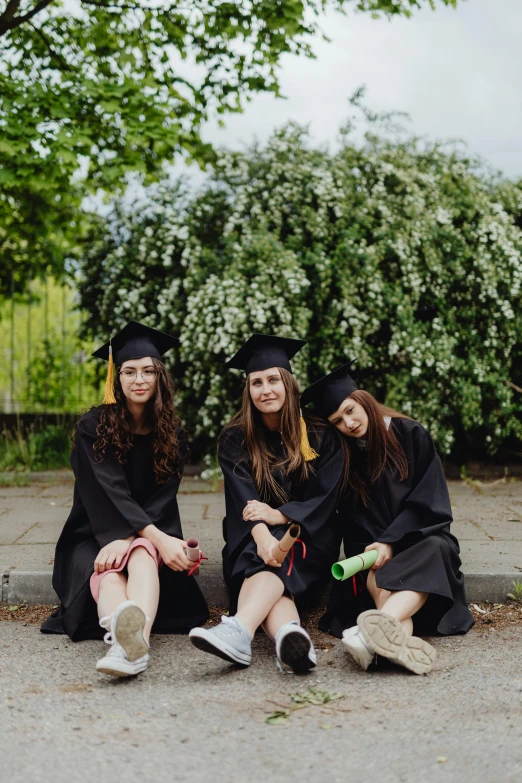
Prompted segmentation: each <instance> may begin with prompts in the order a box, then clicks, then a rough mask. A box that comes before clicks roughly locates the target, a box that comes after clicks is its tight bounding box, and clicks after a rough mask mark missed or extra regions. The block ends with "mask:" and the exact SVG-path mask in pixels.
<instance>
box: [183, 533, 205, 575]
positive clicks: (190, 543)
mask: <svg viewBox="0 0 522 783" xmlns="http://www.w3.org/2000/svg"><path fill="white" fill-rule="evenodd" d="M187 558H188V559H189V560H190V562H191V563H192V564H193V565H192V568H191V569H190V571H189V573H188V575H189V576H199V564H200V563H201V561H202V560H208V558H207V557H205V556H204V555H203V552H202V551H201V550H200V548H199V541H198V539H197V538H187Z"/></svg>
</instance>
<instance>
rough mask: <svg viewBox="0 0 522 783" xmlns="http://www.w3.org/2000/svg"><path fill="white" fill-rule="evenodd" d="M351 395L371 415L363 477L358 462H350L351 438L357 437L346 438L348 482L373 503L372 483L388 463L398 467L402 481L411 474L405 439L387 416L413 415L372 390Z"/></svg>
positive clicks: (346, 475) (395, 417)
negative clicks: (374, 393)
mask: <svg viewBox="0 0 522 783" xmlns="http://www.w3.org/2000/svg"><path fill="white" fill-rule="evenodd" d="M350 398H351V399H352V400H355V401H356V402H358V403H359V404H360V405H361V406H362V408H363V409H364V411H365V412H366V415H367V416H368V429H367V432H366V438H365V439H366V455H367V462H366V470H365V477H362V476H361V475H360V474H359V473H358V471H357V468H356V467H355V465H354V466H353V467H351V465H350V448H349V441H350V440H355V439H354V438H349V437H348V436H345V437H343V438H342V441H343V448H344V452H345V479H344V480H345V483H346V484H348V485H349V486H350V487H351V488H352V490H353V491H354V492H355V495H356V497H357V498H358V499H360V500H361V501H362V502H363V504H364V505H365V506H367V505H368V503H369V493H368V487H369V486H371V485H372V484H374V483H375V482H376V481H377V479H378V478H379V477H380V476H382V474H383V473H384V470H385V469H386V467H387V466H388V467H390V468H396V469H397V472H398V475H399V481H404V480H405V479H406V478H407V477H408V469H409V465H408V459H407V457H406V454H405V452H404V449H403V448H402V446H401V443H400V441H399V439H398V437H397V435H396V434H395V432H394V431H393V427H389V428H388V427H387V426H386V422H385V421H384V417H385V416H389V417H390V418H391V419H392V420H393V419H410V417H409V416H406V415H405V414H404V413H401V412H400V411H396V410H395V409H394V408H390V407H388V405H383V404H382V403H381V402H378V401H377V400H376V399H375V397H373V395H371V394H370V392H367V391H364V390H363V389H357V391H354V392H352V393H351V394H350Z"/></svg>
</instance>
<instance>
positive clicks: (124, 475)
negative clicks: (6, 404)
mask: <svg viewBox="0 0 522 783" xmlns="http://www.w3.org/2000/svg"><path fill="white" fill-rule="evenodd" d="M176 342H177V339H176V338H173V337H170V336H169V335H166V334H163V333H162V332H158V331H157V330H155V329H151V328H149V327H145V326H143V325H141V324H138V323H136V322H134V321H131V322H130V323H129V324H127V326H126V327H125V328H124V329H123V330H122V331H121V332H120V333H119V334H118V335H117V336H116V337H115V338H113V340H112V342H111V343H110V344H109V343H107V344H106V345H105V346H103V347H102V348H100V349H99V350H98V351H96V352H95V354H94V356H98V357H100V358H103V359H108V360H109V374H108V380H107V385H106V398H105V404H104V405H102V406H98V407H95V408H93V409H92V410H90V411H89V412H88V413H86V414H85V415H83V416H82V418H81V419H80V421H79V422H78V425H77V427H76V432H75V437H74V446H73V451H72V455H71V465H72V468H73V471H74V475H75V479H76V482H75V488H74V503H73V508H72V511H71V513H70V515H69V518H68V519H67V522H66V523H65V527H64V529H63V532H62V534H61V536H60V538H59V541H58V544H57V547H56V556H55V562H54V573H53V586H54V589H55V590H56V592H57V594H58V597H59V599H60V602H61V604H60V608H59V610H58V611H57V612H55V614H54V615H52V616H51V617H50V618H48V619H47V620H46V621H45V622H44V624H43V626H42V631H43V632H44V633H66V634H68V635H69V636H70V638H71V639H72V640H73V641H78V640H81V639H92V638H99V637H100V636H101V635H102V633H103V631H107V633H106V634H105V640H106V641H107V642H108V643H109V645H110V647H109V651H108V652H107V654H106V655H104V656H103V658H102V659H101V660H99V661H98V663H97V667H96V668H97V669H98V671H100V672H103V673H106V674H111V675H114V676H131V675H135V674H138V673H139V672H141V671H143V670H144V669H146V668H147V665H148V661H149V652H148V651H149V637H150V633H151V630H154V631H155V632H159V633H178V632H187V631H188V630H190V628H192V627H194V626H196V625H199V624H200V623H202V622H205V620H206V619H207V616H208V611H207V606H206V603H205V600H204V598H203V596H202V594H201V592H200V591H199V587H198V586H197V584H196V583H195V580H194V578H193V577H189V576H188V574H187V572H188V571H189V570H190V569H191V567H192V566H193V563H191V562H190V561H189V560H188V558H187V555H186V553H185V549H184V547H185V546H186V544H185V542H184V541H183V536H182V531H181V522H180V516H179V511H178V504H177V491H178V487H179V483H180V480H181V476H182V473H183V467H184V463H185V460H186V458H187V455H188V448H187V440H186V436H185V432H184V430H183V427H182V426H181V422H180V420H179V418H178V417H177V415H176V411H175V407H174V399H173V384H172V380H171V378H170V376H169V373H168V372H167V369H166V367H165V365H164V364H163V362H162V361H161V356H162V355H163V354H164V353H165V352H166V351H168V350H169V349H170V348H171V347H172V346H173V345H174V344H175V343H176ZM113 351H114V358H115V366H116V374H115V377H114V379H113V377H112V376H113V372H114V365H113V359H112V352H113ZM161 566H163V567H161ZM100 627H101V628H100Z"/></svg>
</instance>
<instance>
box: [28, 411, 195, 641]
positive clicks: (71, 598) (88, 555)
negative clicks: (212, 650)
mask: <svg viewBox="0 0 522 783" xmlns="http://www.w3.org/2000/svg"><path fill="white" fill-rule="evenodd" d="M100 410H101V409H100V408H93V409H92V410H91V411H89V412H88V413H86V414H85V415H84V416H82V418H81V419H80V421H79V422H78V427H77V431H76V446H75V448H74V450H73V452H72V454H71V466H72V469H73V471H74V475H75V479H76V482H75V485H74V501H73V507H72V510H71V513H70V514H69V517H68V519H67V521H66V523H65V526H64V528H63V531H62V533H61V535H60V538H59V539H58V543H57V545H56V553H55V560H54V570H53V587H54V589H55V591H56V593H57V595H58V597H59V599H60V604H61V605H60V608H59V609H58V611H57V612H55V613H54V614H53V615H51V617H49V618H48V619H47V620H46V621H45V622H44V623H43V625H42V627H41V630H42V631H43V632H44V633H65V634H68V635H69V636H70V637H71V639H72V640H73V641H80V640H81V639H97V638H101V637H102V636H103V634H104V633H105V632H104V630H103V629H102V628H100V626H99V624H98V617H97V609H96V604H95V602H94V599H93V598H92V595H91V592H90V587H89V580H90V577H91V574H92V573H93V572H94V560H95V558H96V556H97V554H98V552H99V551H100V549H101V548H102V547H104V546H105V545H106V544H109V543H110V542H111V541H115V540H116V539H120V538H127V537H128V536H131V535H137V531H138V530H141V529H142V528H144V527H146V526H147V525H149V524H154V525H156V527H158V528H159V529H160V530H162V531H163V532H165V533H167V534H168V535H170V536H175V537H176V538H183V535H182V531H181V522H180V517H179V510H178V502H177V497H176V495H177V492H178V487H179V483H180V478H179V477H178V476H177V475H175V474H173V475H172V476H171V478H170V479H168V480H167V481H166V482H165V483H164V484H157V483H156V479H155V476H154V470H153V454H152V436H150V435H135V436H134V445H133V447H132V449H131V451H130V453H129V456H128V460H127V462H125V463H124V464H123V465H122V464H121V463H120V462H118V460H117V459H116V457H115V456H114V453H113V452H112V449H111V448H110V447H109V448H108V449H107V452H106V455H105V457H104V458H103V460H101V461H98V460H99V458H98V457H97V456H96V453H95V451H94V449H93V445H94V442H95V440H96V438H97V435H96V427H97V425H98V424H99V421H100ZM178 436H179V438H180V443H181V453H182V455H183V454H185V455H186V453H187V443H186V438H185V434H184V432H183V430H181V429H180V430H179V431H178ZM207 618H208V609H207V605H206V601H205V599H204V598H203V595H202V593H201V591H200V589H199V586H198V584H197V583H196V580H195V578H194V577H193V576H191V577H189V576H188V575H187V573H186V572H175V571H172V569H170V568H168V567H167V566H166V565H163V566H162V568H161V569H160V600H159V606H158V613H157V616H156V620H155V622H154V626H153V628H152V630H153V632H154V633H186V632H187V631H189V630H190V629H191V628H193V627H194V626H197V625H201V624H202V623H204V622H205V621H206V620H207Z"/></svg>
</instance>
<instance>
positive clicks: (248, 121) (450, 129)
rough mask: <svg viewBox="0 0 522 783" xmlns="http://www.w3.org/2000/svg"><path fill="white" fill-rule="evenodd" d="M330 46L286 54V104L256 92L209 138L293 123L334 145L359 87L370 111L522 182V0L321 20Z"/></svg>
mask: <svg viewBox="0 0 522 783" xmlns="http://www.w3.org/2000/svg"><path fill="white" fill-rule="evenodd" d="M323 29H324V31H325V32H326V34H327V35H328V36H329V37H330V38H331V42H330V43H326V42H322V41H320V40H316V42H315V51H316V54H317V59H316V60H305V59H300V58H296V57H286V58H285V59H284V61H283V67H282V71H281V82H282V90H283V93H284V94H285V95H286V96H287V100H278V99H277V98H274V97H271V96H268V95H261V96H259V97H257V98H255V99H254V100H253V101H252V103H251V104H249V105H248V106H247V108H246V110H245V112H244V113H243V114H240V115H232V116H228V117H227V118H226V120H225V121H226V126H227V127H226V129H224V130H220V129H219V128H218V127H217V126H216V124H214V123H210V124H209V125H208V126H207V127H206V129H205V132H204V136H205V138H206V139H208V140H210V141H212V142H214V143H216V144H219V145H222V146H227V147H237V146H239V145H241V144H245V143H248V142H250V141H251V140H252V139H253V138H254V137H256V136H257V138H259V139H261V140H263V139H265V138H266V137H267V136H268V135H269V134H270V133H271V132H272V131H273V129H274V128H276V127H278V126H281V125H282V124H284V123H285V122H286V121H287V120H290V119H294V120H297V121H299V122H301V123H304V124H309V125H310V127H311V131H312V134H313V137H314V139H315V140H316V141H317V142H328V141H331V142H335V139H336V135H337V130H338V128H339V126H340V125H341V124H342V122H343V120H344V119H345V117H346V115H347V113H348V104H347V99H348V97H349V96H350V95H351V94H352V93H353V92H354V90H355V89H356V88H357V87H359V86H361V85H362V84H365V85H366V87H367V94H366V103H367V105H368V106H369V107H370V108H371V109H372V110H374V111H382V110H393V109H395V110H401V111H405V112H407V113H408V114H409V115H410V117H411V123H410V127H411V129H412V131H413V132H414V133H416V134H420V135H426V136H429V137H430V138H432V139H447V138H452V139H455V138H458V139H462V140H464V141H465V142H466V143H467V145H468V146H469V148H470V150H471V151H472V152H474V153H478V154H479V155H481V156H482V157H483V158H485V159H486V160H487V161H488V162H489V163H490V164H491V165H492V166H493V167H495V168H497V169H501V170H502V171H503V172H504V173H505V174H507V175H508V176H510V177H513V178H516V177H521V176H522V0H467V2H459V4H458V7H457V9H456V10H453V9H449V8H445V7H443V6H438V7H437V10H436V11H431V10H429V9H428V8H426V10H424V11H420V12H416V13H415V14H414V16H413V17H412V18H411V19H395V20H394V21H393V22H388V21H387V20H386V19H380V20H375V19H371V18H370V17H369V16H368V15H352V16H350V17H343V16H341V15H339V14H335V13H333V12H332V13H330V14H328V15H327V16H326V18H325V19H324V20H323Z"/></svg>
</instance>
